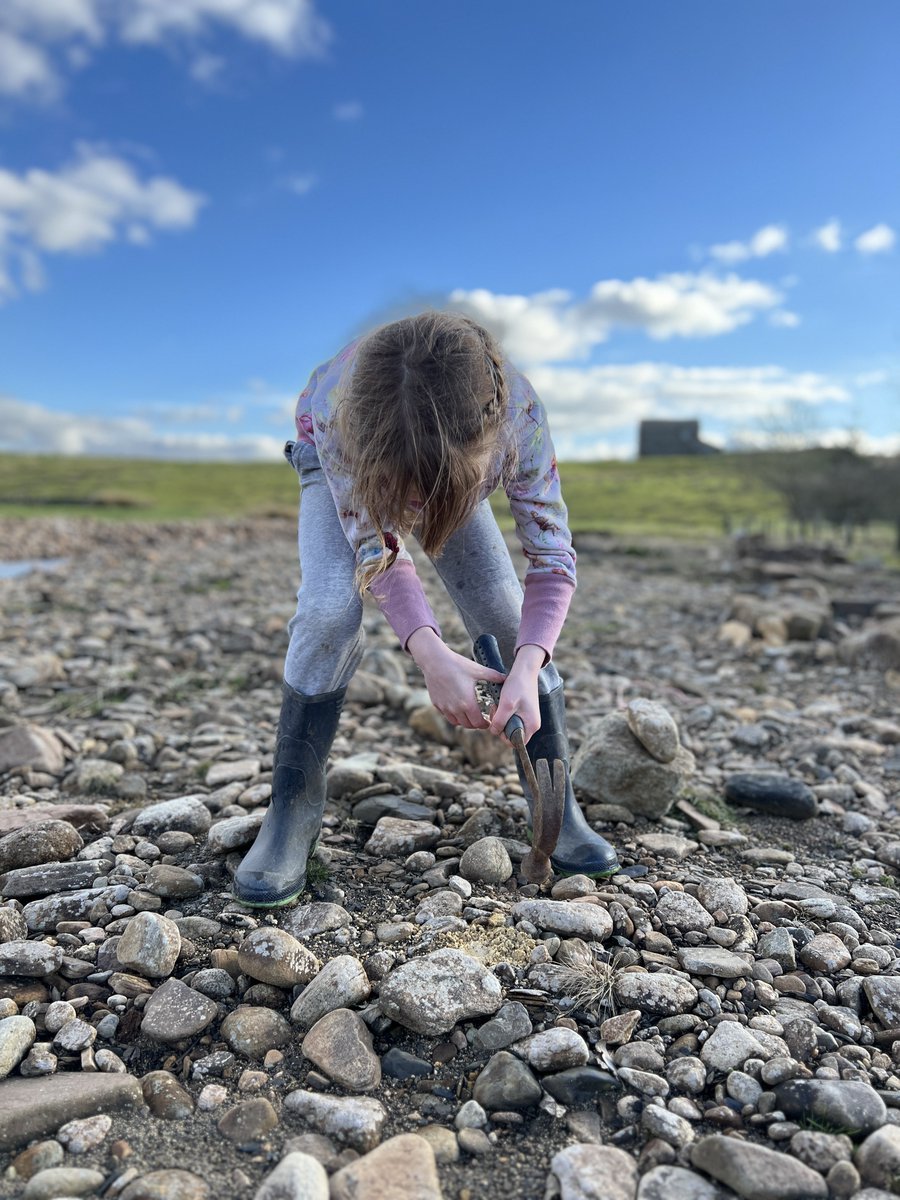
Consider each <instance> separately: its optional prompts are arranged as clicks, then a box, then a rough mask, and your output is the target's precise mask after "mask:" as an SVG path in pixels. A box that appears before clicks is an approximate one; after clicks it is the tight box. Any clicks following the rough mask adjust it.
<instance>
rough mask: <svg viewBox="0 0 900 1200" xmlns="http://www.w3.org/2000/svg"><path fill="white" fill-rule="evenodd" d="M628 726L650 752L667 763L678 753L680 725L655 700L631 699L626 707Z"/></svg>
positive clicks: (658, 759) (659, 760)
mask: <svg viewBox="0 0 900 1200" xmlns="http://www.w3.org/2000/svg"><path fill="white" fill-rule="evenodd" d="M625 720H626V721H627V722H628V728H629V729H630V730H631V732H632V733H633V734H634V736H635V737H636V738H637V740H638V741H639V742H640V743H641V745H642V746H643V747H644V749H645V750H646V751H647V752H648V754H652V755H653V757H654V758H655V759H656V760H657V762H661V763H667V762H671V761H672V759H673V758H674V757H675V756H676V754H677V753H678V748H679V746H680V744H681V743H680V742H679V739H678V726H677V725H676V724H675V721H674V719H673V717H672V715H671V713H669V711H668V710H667V709H666V708H664V707H663V705H662V704H659V703H658V702H657V701H655V700H645V699H637V700H631V701H630V702H629V703H628V705H627V706H626V708H625Z"/></svg>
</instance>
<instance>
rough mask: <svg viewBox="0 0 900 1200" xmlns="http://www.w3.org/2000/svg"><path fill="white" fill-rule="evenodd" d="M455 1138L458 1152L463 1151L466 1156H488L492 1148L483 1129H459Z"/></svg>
mask: <svg viewBox="0 0 900 1200" xmlns="http://www.w3.org/2000/svg"><path fill="white" fill-rule="evenodd" d="M456 1138H457V1141H458V1143H459V1148H460V1150H465V1152H466V1154H472V1155H481V1154H489V1153H490V1152H491V1150H493V1148H494V1147H493V1146H492V1145H491V1139H490V1138H489V1137H488V1135H487V1134H486V1133H485V1132H484V1130H483V1129H460V1131H459V1133H458V1134H457V1135H456Z"/></svg>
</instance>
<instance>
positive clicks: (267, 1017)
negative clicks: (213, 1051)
mask: <svg viewBox="0 0 900 1200" xmlns="http://www.w3.org/2000/svg"><path fill="white" fill-rule="evenodd" d="M213 1007H214V1008H215V1005H213ZM221 1032H222V1041H223V1042H225V1043H226V1045H227V1046H228V1048H229V1049H230V1050H233V1051H234V1053H235V1054H243V1055H244V1056H245V1057H246V1058H252V1059H255V1060H256V1061H257V1062H260V1061H262V1059H263V1058H265V1056H266V1052H267V1051H269V1050H277V1049H278V1048H279V1047H281V1046H285V1045H287V1043H288V1042H289V1041H290V1040H291V1036H292V1030H291V1027H290V1025H289V1024H288V1023H287V1021H286V1020H285V1019H284V1017H283V1016H282V1015H281V1013H277V1012H275V1011H274V1010H273V1009H271V1008H258V1007H254V1006H253V1005H241V1006H240V1008H236V1009H235V1010H234V1012H233V1013H229V1014H228V1016H227V1017H226V1018H225V1020H224V1021H223V1022H222V1031H221Z"/></svg>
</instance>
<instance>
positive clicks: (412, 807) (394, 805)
mask: <svg viewBox="0 0 900 1200" xmlns="http://www.w3.org/2000/svg"><path fill="white" fill-rule="evenodd" d="M350 815H351V816H352V817H353V820H354V821H358V822H359V823H360V825H377V824H378V822H379V821H380V820H381V818H382V817H394V818H396V819H397V820H400V821H426V822H428V823H429V824H430V823H431V822H432V821H433V820H434V809H433V808H429V807H428V806H427V805H426V804H416V803H415V802H414V801H412V800H407V799H405V798H404V797H403V796H392V795H389V794H384V795H381V796H367V797H366V798H365V800H359V801H358V802H357V803H356V804H354V805H353V809H352V812H351V814H350Z"/></svg>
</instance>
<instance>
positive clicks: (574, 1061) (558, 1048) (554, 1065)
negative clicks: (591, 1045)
mask: <svg viewBox="0 0 900 1200" xmlns="http://www.w3.org/2000/svg"><path fill="white" fill-rule="evenodd" d="M510 1049H511V1050H512V1052H513V1054H515V1055H517V1057H519V1058H523V1059H524V1060H525V1061H526V1062H527V1063H528V1065H529V1066H530V1067H532V1068H533V1069H534V1070H535V1071H564V1070H566V1069H567V1068H568V1067H583V1066H585V1065H586V1063H587V1061H588V1059H589V1058H590V1050H589V1049H588V1045H587V1042H586V1041H585V1040H584V1038H582V1037H581V1035H580V1034H578V1033H576V1032H575V1030H574V1029H566V1028H564V1027H554V1028H552V1029H545V1030H544V1031H543V1032H541V1033H533V1034H532V1035H531V1036H530V1037H527V1038H525V1040H524V1041H521V1042H516V1043H515V1044H514V1045H513V1046H511V1047H510Z"/></svg>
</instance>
